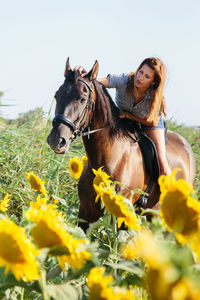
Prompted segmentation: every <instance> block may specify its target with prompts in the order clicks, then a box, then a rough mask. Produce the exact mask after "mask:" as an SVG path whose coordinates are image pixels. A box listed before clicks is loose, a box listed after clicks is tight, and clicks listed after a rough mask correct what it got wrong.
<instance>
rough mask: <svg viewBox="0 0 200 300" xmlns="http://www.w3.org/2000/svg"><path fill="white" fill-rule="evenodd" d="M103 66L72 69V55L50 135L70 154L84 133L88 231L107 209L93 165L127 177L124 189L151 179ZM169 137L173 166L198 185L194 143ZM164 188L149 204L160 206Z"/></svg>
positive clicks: (81, 191)
mask: <svg viewBox="0 0 200 300" xmlns="http://www.w3.org/2000/svg"><path fill="white" fill-rule="evenodd" d="M98 69H99V64H98V61H97V60H96V61H95V63H94V65H93V67H92V69H91V70H90V71H89V72H88V73H87V74H86V75H84V76H83V77H82V75H81V74H80V72H78V71H73V70H72V69H71V67H70V63H69V58H68V59H67V62H66V66H65V72H64V77H65V80H64V83H63V84H62V85H61V86H60V88H59V89H58V91H57V92H56V94H55V99H56V107H55V117H54V119H53V122H52V124H53V128H52V130H51V132H50V134H49V135H48V138H47V142H48V144H49V146H50V148H51V149H52V150H53V151H54V152H55V153H57V154H64V153H65V152H66V151H68V149H69V147H70V144H71V143H72V141H73V140H74V139H75V138H76V137H77V136H81V137H82V140H83V143H84V148H85V152H86V154H87V158H88V160H87V163H86V164H85V166H84V169H83V172H82V174H81V176H80V179H79V183H78V195H79V199H80V208H79V214H78V217H79V218H80V219H83V220H85V222H80V223H79V225H80V227H82V229H83V230H84V231H86V230H87V228H88V226H89V224H90V223H93V222H95V221H97V220H98V219H99V218H100V217H101V216H102V214H103V209H102V208H101V204H100V201H98V202H95V198H96V193H95V191H94V188H93V179H94V172H93V170H92V169H95V170H97V169H98V168H99V167H102V166H103V167H104V170H105V172H106V173H107V174H108V175H110V179H111V180H113V181H118V182H120V183H122V185H118V191H120V192H121V193H122V194H123V193H124V191H125V192H126V193H127V190H128V191H130V192H131V191H133V190H135V189H140V190H142V191H145V189H146V187H147V186H148V183H149V182H150V174H149V173H148V170H147V168H146V165H145V161H144V157H143V155H142V152H141V148H140V146H139V143H138V142H137V137H136V136H135V135H134V134H132V135H131V136H130V134H127V130H126V128H125V126H124V119H120V118H119V109H118V107H117V106H116V105H115V103H114V101H113V100H112V98H111V96H110V95H109V93H108V91H107V89H106V88H105V87H104V86H103V85H102V84H101V83H100V82H98V81H97V80H96V78H97V74H98ZM167 139H168V143H167V144H166V151H167V159H168V163H169V166H170V168H171V170H173V169H175V168H180V169H181V171H179V172H178V173H177V174H176V178H177V179H178V178H182V179H184V180H186V181H187V182H188V183H189V184H191V185H193V184H194V181H195V174H196V164H195V158H194V154H193V151H192V148H191V146H190V144H189V143H188V142H187V141H186V139H185V138H183V137H182V136H181V135H179V134H178V133H176V132H172V131H170V130H168V131H167ZM124 187H125V188H124ZM159 194H160V190H159V186H158V183H157V182H155V183H154V184H153V186H152V188H151V190H150V192H149V197H148V201H147V202H146V203H145V204H144V205H143V207H144V208H145V209H146V208H152V209H159ZM131 195H132V203H133V204H135V203H137V201H138V199H139V197H140V195H139V194H137V193H131Z"/></svg>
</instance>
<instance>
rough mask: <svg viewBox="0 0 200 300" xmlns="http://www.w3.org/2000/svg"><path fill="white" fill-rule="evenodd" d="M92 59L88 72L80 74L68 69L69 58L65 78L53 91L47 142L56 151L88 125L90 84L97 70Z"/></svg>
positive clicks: (90, 112) (60, 150)
mask: <svg viewBox="0 0 200 300" xmlns="http://www.w3.org/2000/svg"><path fill="white" fill-rule="evenodd" d="M98 68H99V67H98V62H97V61H96V62H95V64H94V65H93V67H92V69H91V70H90V72H88V73H87V74H86V75H85V76H84V77H82V76H81V74H80V73H79V72H78V71H72V70H71V67H70V64H69V58H68V59H67V62H66V67H65V73H64V76H65V81H64V83H63V84H62V85H61V86H60V88H59V89H58V91H57V92H56V94H55V99H56V109H55V117H54V119H53V129H52V130H51V132H50V134H49V136H48V138H47V142H48V144H49V146H50V147H51V149H52V150H53V151H54V152H56V153H58V154H63V153H65V152H66V151H67V150H68V148H69V145H70V143H71V142H72V141H73V140H74V139H75V137H76V136H77V135H80V134H81V133H82V132H83V131H84V129H85V128H86V127H87V126H88V124H89V122H90V119H91V116H92V110H93V106H94V101H93V85H92V82H93V81H94V80H95V79H96V77H97V74H98Z"/></svg>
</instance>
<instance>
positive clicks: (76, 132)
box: [52, 78, 110, 142]
mask: <svg viewBox="0 0 200 300" xmlns="http://www.w3.org/2000/svg"><path fill="white" fill-rule="evenodd" d="M78 80H79V81H81V82H83V83H84V84H85V85H86V86H87V87H88V89H89V92H90V93H89V97H88V99H87V103H86V106H85V107H84V109H83V111H82V113H81V114H80V116H79V117H78V119H77V120H75V121H74V122H72V121H71V120H70V119H68V118H66V117H65V116H64V115H63V114H58V115H55V117H54V118H53V121H52V125H53V127H54V126H55V124H56V122H57V121H60V122H61V123H63V124H64V125H66V126H68V127H69V128H70V129H71V131H72V135H71V137H70V140H71V142H73V141H74V140H75V139H76V137H77V136H81V137H83V136H88V139H89V138H90V134H93V133H95V132H98V131H100V130H103V129H105V128H108V127H109V126H110V125H108V126H105V127H102V128H98V129H94V130H90V126H91V124H92V119H93V114H94V108H95V101H94V100H93V88H92V86H90V85H89V84H88V83H87V82H86V81H85V80H83V79H80V78H78ZM86 113H87V116H86V120H85V121H84V123H83V125H82V126H81V127H80V129H78V128H77V123H78V122H79V123H81V121H82V120H84V118H85V115H86ZM90 113H91V118H90V121H89V125H88V130H87V131H86V132H84V130H85V128H86V125H87V123H88V120H89V116H90Z"/></svg>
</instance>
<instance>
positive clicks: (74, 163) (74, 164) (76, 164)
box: [69, 156, 83, 179]
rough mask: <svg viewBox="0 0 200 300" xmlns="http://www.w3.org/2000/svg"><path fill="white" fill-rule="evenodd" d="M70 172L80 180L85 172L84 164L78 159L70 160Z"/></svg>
mask: <svg viewBox="0 0 200 300" xmlns="http://www.w3.org/2000/svg"><path fill="white" fill-rule="evenodd" d="M69 170H70V173H71V175H72V177H73V178H75V179H78V178H79V177H80V176H81V173H82V171H83V164H82V162H81V160H80V159H79V158H78V157H76V156H75V157H73V158H71V159H70V160H69Z"/></svg>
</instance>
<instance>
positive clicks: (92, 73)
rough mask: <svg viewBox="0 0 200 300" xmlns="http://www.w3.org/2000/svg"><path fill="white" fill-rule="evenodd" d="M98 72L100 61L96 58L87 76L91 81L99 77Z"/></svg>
mask: <svg viewBox="0 0 200 300" xmlns="http://www.w3.org/2000/svg"><path fill="white" fill-rule="evenodd" d="M98 72H99V63H98V61H97V60H95V63H94V65H93V67H92V69H91V70H90V72H88V74H87V75H86V76H85V77H87V78H88V79H89V81H93V80H95V79H96V78H97V75H98Z"/></svg>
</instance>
